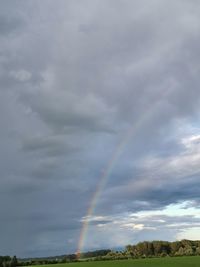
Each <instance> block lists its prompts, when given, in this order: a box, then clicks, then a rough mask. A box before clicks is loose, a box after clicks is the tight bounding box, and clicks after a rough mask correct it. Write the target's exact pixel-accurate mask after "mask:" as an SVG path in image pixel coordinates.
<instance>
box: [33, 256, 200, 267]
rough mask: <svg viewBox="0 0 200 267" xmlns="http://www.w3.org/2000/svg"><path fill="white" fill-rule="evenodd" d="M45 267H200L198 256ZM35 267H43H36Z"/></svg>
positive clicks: (42, 266) (50, 266) (49, 266)
mask: <svg viewBox="0 0 200 267" xmlns="http://www.w3.org/2000/svg"><path fill="white" fill-rule="evenodd" d="M46 266H47V267H67V266H71V267H132V266H133V267H200V256H199V257H198V256H196V257H177V258H154V259H139V260H119V261H95V262H80V263H67V264H56V265H46ZM36 267H44V265H38V266H36Z"/></svg>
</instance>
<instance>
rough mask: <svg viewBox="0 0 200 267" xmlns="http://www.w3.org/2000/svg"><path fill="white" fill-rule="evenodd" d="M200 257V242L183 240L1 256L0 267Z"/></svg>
mask: <svg viewBox="0 0 200 267" xmlns="http://www.w3.org/2000/svg"><path fill="white" fill-rule="evenodd" d="M195 255H196V256H200V241H199V240H198V241H191V240H185V239H184V240H181V241H175V242H168V241H151V242H150V241H144V242H139V243H137V244H135V245H127V246H126V247H125V249H123V250H121V251H113V250H109V249H102V250H95V251H88V252H84V253H81V254H79V255H78V256H79V257H77V254H68V255H62V256H55V257H47V258H33V259H17V257H16V256H14V257H10V256H0V267H16V266H29V265H42V264H57V263H68V262H75V261H76V262H77V261H99V260H123V259H138V258H152V257H166V256H169V257H178V256H195Z"/></svg>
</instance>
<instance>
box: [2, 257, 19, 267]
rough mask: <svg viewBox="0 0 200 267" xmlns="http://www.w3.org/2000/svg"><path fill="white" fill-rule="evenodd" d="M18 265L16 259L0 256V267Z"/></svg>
mask: <svg viewBox="0 0 200 267" xmlns="http://www.w3.org/2000/svg"><path fill="white" fill-rule="evenodd" d="M17 265H18V260H17V257H16V256H14V257H10V256H0V267H16V266H17Z"/></svg>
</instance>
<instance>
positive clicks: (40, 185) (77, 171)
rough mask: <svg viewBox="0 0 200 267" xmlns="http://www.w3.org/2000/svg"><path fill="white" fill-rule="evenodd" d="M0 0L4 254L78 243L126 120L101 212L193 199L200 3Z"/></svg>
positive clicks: (101, 236)
mask: <svg viewBox="0 0 200 267" xmlns="http://www.w3.org/2000/svg"><path fill="white" fill-rule="evenodd" d="M0 2H1V11H0V38H1V42H0V122H1V131H0V146H1V152H0V177H1V186H0V188H1V189H0V191H1V195H0V203H1V204H0V212H1V214H3V217H4V218H3V220H2V221H1V228H0V234H1V237H2V238H1V242H0V248H1V251H2V253H5V254H12V253H13V254H18V255H19V256H31V255H41V256H42V255H43V253H44V254H46V255H47V254H57V253H58V254H62V253H65V252H66V250H67V251H68V252H73V251H75V250H76V247H77V242H78V235H79V233H80V228H81V225H80V224H81V222H82V221H83V218H84V216H86V211H87V209H88V206H89V203H90V201H91V198H92V196H93V192H94V191H95V190H96V185H97V183H98V182H99V179H100V177H101V176H102V173H103V171H104V169H105V166H107V163H108V162H109V160H110V158H111V157H112V155H113V152H114V151H115V148H116V147H117V146H118V144H119V143H120V141H121V140H122V139H124V136H126V134H127V132H128V131H129V130H130V129H133V137H132V138H130V140H127V141H128V142H127V144H126V146H125V147H124V148H123V151H121V156H120V157H119V159H118V161H117V162H116V164H115V166H114V167H113V170H112V172H111V174H110V177H109V179H108V181H107V185H106V188H104V191H103V192H102V193H101V197H100V199H99V201H98V206H97V208H96V213H97V214H98V213H99V214H100V215H101V214H104V215H105V216H108V215H110V214H112V215H113V216H115V214H116V213H117V214H118V213H124V212H137V211H139V210H149V211H150V210H158V209H160V208H163V207H165V206H166V205H168V204H173V203H178V202H180V201H188V200H193V201H196V202H195V203H198V201H199V193H200V192H199V189H198V188H199V181H198V180H199V179H198V177H199V173H200V169H199V167H198V166H199V160H200V159H199V157H198V154H199V151H200V148H199V143H198V138H197V136H198V131H199V100H200V90H199V70H200V65H199V56H200V55H199V42H200V36H199V32H200V26H199V25H200V21H199V14H200V8H199V6H198V4H197V3H196V2H195V1H190V2H188V1H179V0H177V1H174V2H173V3H169V2H168V1H164V0H163V1H152V2H151V3H150V2H149V1H134V2H132V1H120V0H118V1H90V0H88V1H85V2H84V3H82V2H81V1H76V0H75V1H68V2H66V1H62V0H61V1H59V2H58V3H57V2H56V3H55V1H48V3H47V1H37V0H36V1H28V2H27V1H20V3H19V1H6V2H4V1H0ZM137 125H139V127H137ZM134 126H135V131H134ZM191 136H196V137H195V138H196V139H195V138H193V139H194V140H193V139H191ZM124 141H125V140H124ZM5 203H6V204H5ZM8 210H9V214H12V216H11V217H10V216H9V214H8ZM35 214H36V215H37V216H35ZM40 215H41V216H40ZM14 218H15V219H14ZM20 218H21V219H20ZM184 219H185V220H186V221H188V218H184ZM110 220H111V222H110ZM150 220H152V221H153V218H150ZM163 220H164V219H163ZM177 220H178V219H177ZM177 220H176V221H177ZM191 220H192V221H193V222H195V223H196V219H195V218H192V219H191ZM15 221H16V224H15ZM166 221H168V222H167V223H166V229H167V227H168V226H167V225H169V224H170V219H169V218H167V219H166ZM95 223H96V224H102V225H107V224H110V225H111V224H112V219H108V218H107V219H105V218H104V219H99V221H97V222H95V221H91V226H92V227H96V225H95ZM142 223H144V224H146V222H139V224H142ZM5 226H6V231H4V230H3V229H4V228H5ZM138 227H141V226H138ZM147 227H155V224H152V225H150V224H149V225H148V226H147ZM100 228H101V226H100V227H99V228H98V231H96V232H95V234H94V238H95V237H96V238H97V239H98V240H99V244H101V245H102V247H106V246H109V245H112V246H113V244H114V243H116V242H117V241H119V243H120V239H121V240H123V233H124V232H123V230H120V231H119V237H118V238H117V239H115V237H114V233H113V232H112V231H113V229H110V230H109V231H111V232H110V234H112V237H111V242H110V243H108V242H106V238H104V233H103V232H101V231H100V230H99V229H100ZM102 231H103V230H102ZM144 231H146V232H145V233H146V236H147V238H148V237H149V238H150V237H152V236H153V235H154V234H155V232H153V233H152V232H150V229H144ZM10 233H11V234H10ZM107 234H108V232H105V235H107ZM129 234H130V233H129ZM175 234H176V230H175V229H172V231H171V232H170V238H172V239H173V236H175ZM8 236H11V237H12V239H13V237H14V238H15V240H16V242H14V243H12V247H11V245H10V244H11V239H9V238H8ZM124 236H125V238H128V236H127V235H126V233H124ZM130 236H131V235H130ZM156 236H157V237H158V238H159V236H160V238H161V237H165V236H163V235H162V233H161V230H158V232H157V235H156ZM166 236H167V234H166ZM142 237H143V238H144V235H142V236H141V238H142ZM19 239H20V242H18V240H19ZM128 241H129V240H128V239H127V243H128ZM30 244H31V245H30ZM92 244H93V245H94V247H95V241H94V242H93V243H91V244H90V245H89V244H88V247H90V248H92ZM86 246H87V244H86Z"/></svg>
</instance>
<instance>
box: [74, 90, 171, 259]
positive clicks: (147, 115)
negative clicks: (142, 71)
mask: <svg viewBox="0 0 200 267" xmlns="http://www.w3.org/2000/svg"><path fill="white" fill-rule="evenodd" d="M168 91H169V90H166V91H165V94H166V93H167V92H168ZM161 99H162V98H158V100H157V101H155V103H154V106H153V107H152V108H151V109H150V110H149V112H146V113H145V114H144V115H143V116H142V117H141V118H140V120H138V121H137V122H136V123H135V124H134V125H133V127H131V128H130V129H129V131H128V132H127V133H126V134H125V135H124V136H123V138H122V139H121V141H120V142H119V144H118V146H117V147H116V149H115V151H114V153H113V156H112V158H111V159H110V161H109V162H108V164H107V166H106V168H105V170H104V172H103V174H102V176H101V177H100V178H99V183H98V185H97V187H96V191H95V192H94V194H93V196H92V199H91V202H90V204H89V208H88V210H87V212H86V216H85V217H84V220H83V225H82V229H81V232H80V237H79V241H78V248H77V257H79V256H80V253H81V252H82V251H83V246H84V242H85V239H86V237H87V232H88V228H89V223H90V218H91V216H92V215H93V214H94V211H95V207H96V204H97V201H98V199H99V197H100V195H101V192H102V191H103V189H104V188H105V185H106V184H107V181H108V179H109V177H110V174H111V172H112V170H113V168H114V166H115V164H116V162H117V161H118V159H119V157H120V155H121V154H122V152H123V150H124V148H125V146H126V145H127V143H128V142H129V141H130V140H131V139H132V138H134V136H135V135H136V134H137V132H138V130H139V129H140V128H141V127H142V126H143V125H144V124H145V123H146V122H147V121H149V119H150V118H151V117H153V115H154V112H155V111H156V110H157V108H158V105H159V104H160V103H161Z"/></svg>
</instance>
